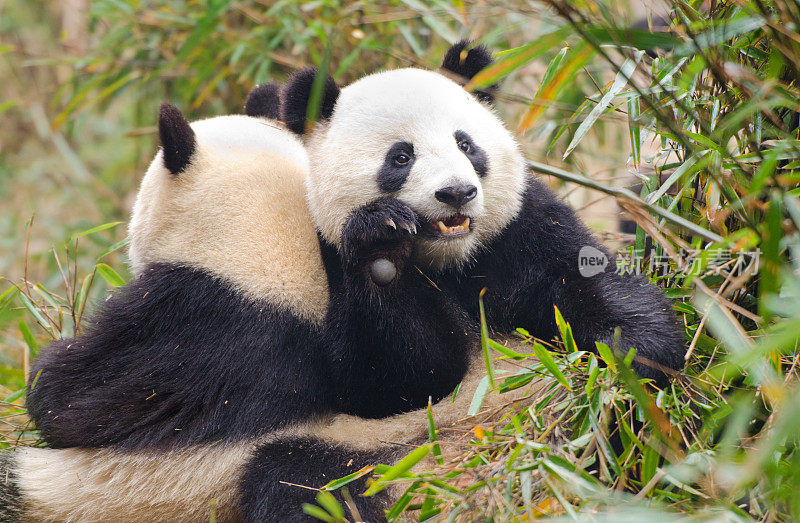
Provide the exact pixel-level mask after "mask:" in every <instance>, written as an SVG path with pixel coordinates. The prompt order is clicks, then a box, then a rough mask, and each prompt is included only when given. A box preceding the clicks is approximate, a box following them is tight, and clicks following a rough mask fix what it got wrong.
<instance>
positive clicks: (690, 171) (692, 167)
mask: <svg viewBox="0 0 800 523" xmlns="http://www.w3.org/2000/svg"><path fill="white" fill-rule="evenodd" d="M706 153H708V151H700V152H698V153H695V154H693V155H691V156H690V157H689V158H688V159H687V160H686V161H685V162H683V163H682V164H681V165H680V167H678V168H677V169H675V171H673V172H672V174H670V175H669V177H668V178H667V179H666V180H664V183H662V184H661V187H659V188H658V189H657V190H656V191H655V192H653V193H652V194H650V195H649V196H648V197H647V202H648V203H656V202H657V201H658V199H659V198H661V197H662V196H664V194H666V192H667V191H668V190H669V188H670V187H672V185H673V184H674V183H675V182H676V181H677V180H678V179H680V177H681V176H683V175H684V174H685V175H687V176H689V179H688V180H687V183H691V180H693V179H694V176H693V175H694V174H697V173H698V172H700V171H702V170H703V169H705V168H706V167H707V166H708V164H709V162H710V161H711V156H710V155H708V154H706Z"/></svg>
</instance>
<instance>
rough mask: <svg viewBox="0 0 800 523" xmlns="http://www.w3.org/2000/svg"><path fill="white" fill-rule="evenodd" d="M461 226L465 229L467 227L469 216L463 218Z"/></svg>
mask: <svg viewBox="0 0 800 523" xmlns="http://www.w3.org/2000/svg"><path fill="white" fill-rule="evenodd" d="M461 226H462V227H464V230H465V231H466V230H467V229H469V218H464V223H462V224H461Z"/></svg>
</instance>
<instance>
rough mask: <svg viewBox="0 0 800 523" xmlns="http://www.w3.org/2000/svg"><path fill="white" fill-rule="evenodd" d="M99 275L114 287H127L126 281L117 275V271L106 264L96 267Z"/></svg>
mask: <svg viewBox="0 0 800 523" xmlns="http://www.w3.org/2000/svg"><path fill="white" fill-rule="evenodd" d="M94 268H95V270H96V271H97V273H98V274H99V275H100V276H102V277H103V279H104V280H106V282H108V284H109V285H111V286H112V287H120V286H122V285H125V279H124V278H123V277H122V276H120V275H119V274H117V271H115V270H114V269H112V268H111V267H109V266H108V265H106V264H105V263H98V264H97V265H95V266H94Z"/></svg>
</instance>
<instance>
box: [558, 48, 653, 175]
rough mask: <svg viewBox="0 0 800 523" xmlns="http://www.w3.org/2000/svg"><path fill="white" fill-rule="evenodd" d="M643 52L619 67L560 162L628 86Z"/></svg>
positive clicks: (579, 127)
mask: <svg viewBox="0 0 800 523" xmlns="http://www.w3.org/2000/svg"><path fill="white" fill-rule="evenodd" d="M643 54H644V51H638V52H637V53H636V56H635V57H634V59H633V60H631V59H630V58H628V59H627V60H625V62H624V63H623V64H622V65H621V66H620V68H619V72H618V73H617V75H616V77H614V81H613V82H611V86H610V87H609V88H608V90H607V91H606V92H605V94H603V97H602V98H601V99H600V101H599V102H598V103H597V105H595V106H594V108H593V109H592V110H591V111H590V112H589V115H588V116H587V117H586V119H584V120H583V121H582V122H581V124H580V125H579V126H578V129H577V130H576V131H575V135H574V136H573V137H572V141H571V142H570V143H569V145H568V146H567V149H566V151H564V156H563V157H562V160H565V159H566V158H567V156H569V155H570V153H571V152H572V151H574V150H575V147H577V146H578V144H579V143H580V142H581V140H583V137H584V136H586V133H588V132H589V129H591V128H592V126H593V125H594V123H595V122H596V121H597V119H598V118H600V115H601V114H603V113H604V112H605V111H606V109H608V107H609V106H610V105H611V100H613V99H614V97H615V96H617V95H618V94H619V93H620V91H622V89H623V88H624V87H625V86H626V85H628V78H630V77H631V75H632V74H633V71H634V70H635V69H636V64H638V63H639V61H640V60H641V59H642V55H643Z"/></svg>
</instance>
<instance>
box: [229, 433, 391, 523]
mask: <svg viewBox="0 0 800 523" xmlns="http://www.w3.org/2000/svg"><path fill="white" fill-rule="evenodd" d="M391 457H392V454H391V452H390V451H389V450H388V449H387V451H386V452H385V453H384V452H380V451H378V450H376V451H362V450H354V449H350V448H348V447H346V446H344V445H341V444H334V443H331V442H326V441H322V440H319V439H315V438H310V437H309V438H299V439H297V438H294V439H291V438H287V439H282V440H277V441H272V442H269V443H265V444H262V445H261V446H259V447H258V448H257V449H256V450H255V452H254V453H253V456H252V457H251V458H250V460H249V461H248V462H247V463H246V464H245V466H244V469H243V474H242V479H241V481H240V484H239V493H240V499H241V501H240V503H241V511H242V515H243V517H244V520H245V521H248V522H269V521H276V522H277V521H281V522H283V521H309V522H311V521H317V520H316V519H315V518H313V517H311V516H309V515H307V514H305V513H304V512H303V504H304V503H311V504H316V496H317V492H318V491H317V489H318V488H319V487H322V486H323V485H325V484H327V483H328V482H330V481H331V480H334V479H338V478H341V477H344V476H346V475H348V474H352V473H353V472H356V471H357V470H360V469H362V468H363V467H366V466H368V465H374V464H376V463H380V462H382V461H386V460H388V459H391ZM369 477H370V475H369V474H367V475H365V476H363V477H361V478H359V479H357V480H355V481H353V482H351V483H349V484H348V485H347V489H348V491H349V492H350V494H351V498H352V500H353V503H354V504H355V509H356V510H357V511H358V514H357V515H356V514H354V513H352V510H351V508H352V507H350V506H349V505H348V503H347V502H346V501H345V500H344V499H343V497H342V495H341V493H340V492H339V491H335V492H333V494H334V496H335V497H336V499H337V501H339V504H340V505H341V506H342V507H343V508H344V510H345V512H346V513H348V518H349V519H350V520H351V521H356V520H357V521H369V522H374V521H386V516H385V510H386V509H388V508H389V506H390V501H389V498H388V495H387V494H386V493H385V492H384V493H380V494H377V495H376V496H373V497H364V496H361V494H362V493H363V492H364V491H365V490H366V481H367V478H369Z"/></svg>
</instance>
